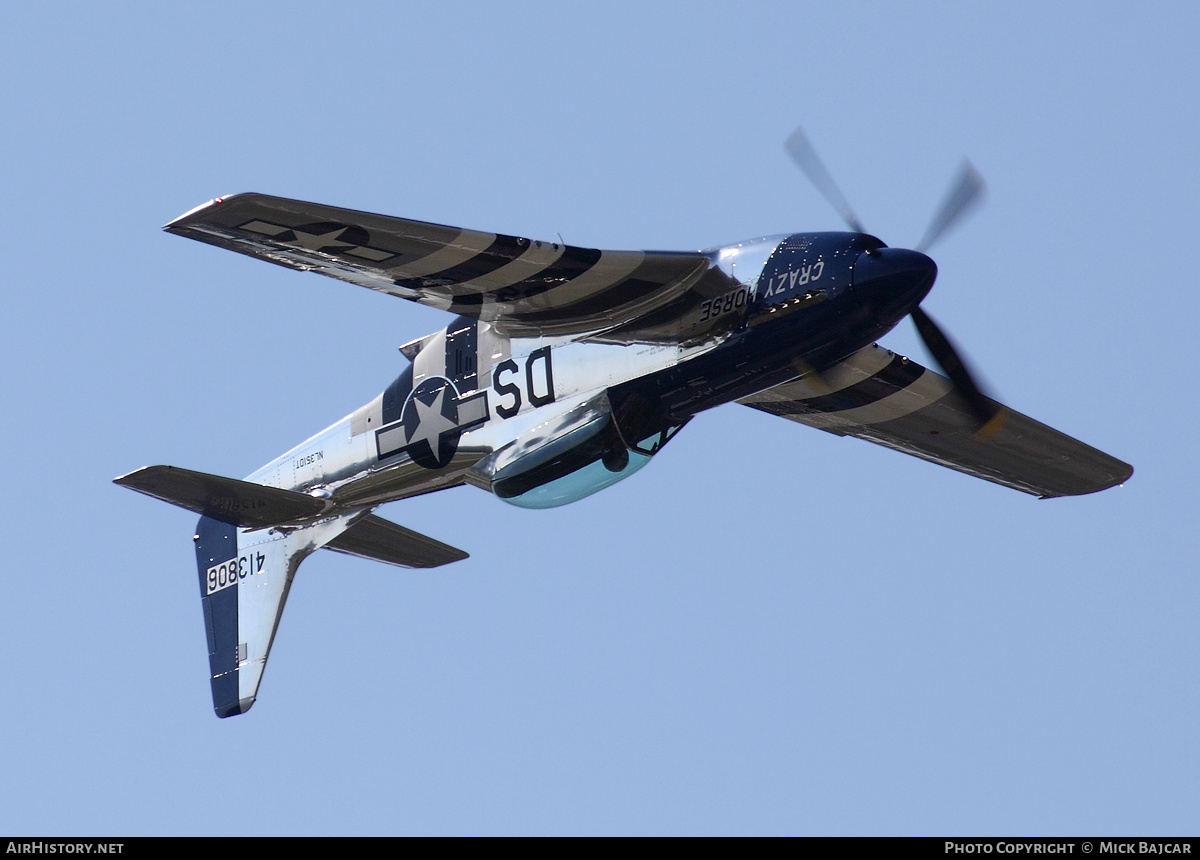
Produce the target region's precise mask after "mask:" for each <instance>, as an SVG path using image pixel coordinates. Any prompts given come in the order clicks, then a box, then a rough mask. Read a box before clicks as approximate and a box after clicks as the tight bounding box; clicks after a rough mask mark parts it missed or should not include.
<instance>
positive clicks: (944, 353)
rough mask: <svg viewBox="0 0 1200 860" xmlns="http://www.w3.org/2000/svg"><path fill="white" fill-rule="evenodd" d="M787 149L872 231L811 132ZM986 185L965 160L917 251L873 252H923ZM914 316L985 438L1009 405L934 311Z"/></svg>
mask: <svg viewBox="0 0 1200 860" xmlns="http://www.w3.org/2000/svg"><path fill="white" fill-rule="evenodd" d="M784 149H785V150H787V153H788V155H790V156H791V158H792V161H794V162H796V166H797V167H799V168H800V170H801V172H803V173H804V175H805V176H807V177H808V180H809V181H810V182H811V183H812V184H813V185H814V186H815V187H816V189H817V190H818V191H820V192H821V195H822V196H823V197H824V198H825V199H826V200H828V201H829V203H830V205H831V206H833V208H834V209H836V210H837V211H838V214H839V215H841V216H842V220H843V221H845V222H846V224H847V225H848V226H849V227H850V229H851V230H853V231H854V232H855V233H866V232H867V231H866V230H865V229H864V228H863V225H862V222H861V221H859V220H858V216H857V215H855V214H854V210H853V209H851V208H850V204H849V203H848V202H847V200H846V198H845V196H843V194H842V192H841V190H840V189H839V188H838V186H837V183H836V182H834V181H833V177H832V176H830V175H829V171H828V170H826V169H825V165H824V164H823V163H822V161H821V159H820V157H819V156H818V155H817V151H816V150H815V149H814V148H813V146H812V144H811V143H809V141H808V136H807V135H805V134H804V130H803V129H800V128H797V129H796V130H795V131H794V132H792V134H791V136H789V137H788V139H787V140H786V141H785V142H784ZM983 189H984V183H983V177H981V176H980V175H979V172H978V171H977V170H975V168H974V167H972V166H971V163H970V162H969V161H966V160H964V161H963V165H962V167H961V168H960V170H959V173H958V176H957V178H956V179H955V180H954V183H953V184H952V185H951V186H950V191H949V193H947V195H946V197H945V199H944V200H943V201H942V204H941V206H940V207H938V210H937V212H936V213H935V214H934V216H933V218H932V219H931V220H930V222H929V226H928V227H927V228H926V229H925V235H924V236H922V237H921V241H920V242H918V243H917V247H916V252H917V253H915V254H914V252H911V251H909V252H903V251H898V249H880V251H875V252H868V253H875V254H879V253H880V252H881V251H888V252H893V253H897V252H898V253H901V254H907V255H909V256H910V257H914V258H915V257H923V255H924V252H925V251H927V250H928V249H929V248H930V247H931V246H932V245H933V244H934V243H935V242H937V240H938V239H940V238H941V237H942V236H943V235H944V234H945V233H946V232H947V231H948V230H949V229H950V228H951V227H953V226H955V225H956V224H957V223H958V222H959V221H961V220H962V218H963V217H964V216H965V215H966V214H967V213H968V211H969V210H970V209H971V208H972V207H973V206H975V205H976V204H978V203H979V202H980V200H981V199H982V197H983ZM925 263H926V265H930V266H931V264H930V262H929V261H928V259H925ZM909 316H911V317H912V321H913V324H914V325H916V327H917V334H918V335H919V336H920V338H921V341H922V342H923V343H924V344H925V348H926V349H928V350H929V354H930V355H932V356H933V359H934V361H936V362H937V364H938V366H939V367H940V368H941V369H942V371H943V372H944V373H945V374H946V376H947V377H949V378H950V381H951V382H952V383H953V384H954V388H955V390H956V391H957V392H958V393H959V395H961V396H962V398H963V399H964V400H965V401H966V402H967V404H968V405H969V406H970V408H971V411H972V412H974V413H975V416H976V417H977V418H978V419H979V424H980V428H979V430H978V431H977V432H978V435H980V436H983V437H985V438H986V437H987V436H990V435H991V433H993V432H995V431H996V430H998V429H999V427H1000V424H1001V423H1003V415H1004V410H1003V408H1002V407H999V406H997V405H996V404H995V403H994V402H993V401H992V400H990V399H989V398H988V397H987V395H985V394H984V393H983V391H982V390H981V389H980V387H979V385H978V384H977V383H976V382H975V378H974V376H973V375H972V374H971V372H970V371H969V370H968V369H967V364H966V361H965V360H964V359H963V357H962V355H961V354H960V353H959V351H958V350H957V349H956V348H955V347H954V345H953V344H952V343H951V342H950V339H949V338H948V337H946V335H945V334H944V333H943V332H942V330H941V328H940V327H939V326H938V325H937V323H935V322H934V321H933V319H932V318H931V317H930V316H929V314H927V313H925V311H923V310H921V307H920V305H917V306H916V307H914V308H912V309H911V311H910V312H909Z"/></svg>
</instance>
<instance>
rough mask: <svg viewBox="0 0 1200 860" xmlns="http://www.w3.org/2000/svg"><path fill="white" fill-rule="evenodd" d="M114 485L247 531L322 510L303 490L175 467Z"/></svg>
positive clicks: (148, 471)
mask: <svg viewBox="0 0 1200 860" xmlns="http://www.w3.org/2000/svg"><path fill="white" fill-rule="evenodd" d="M113 483H114V484H120V485H121V486H122V487H129V489H131V490H137V491H138V492H139V493H145V494H146V495H147V496H153V497H154V498H156V499H162V500H163V501H164V502H170V503H171V504H173V505H179V507H181V508H187V509H188V510H189V511H195V512H196V513H198V514H203V515H204V516H206V517H211V518H212V519H214V520H219V521H221V522H223V523H229V524H230V525H235V526H241V527H243V528H251V529H257V528H265V527H266V526H273V525H277V524H279V523H291V522H296V521H297V520H304V519H309V518H311V517H315V516H318V515H319V514H321V513H322V512H323V511H324V510H325V508H326V503H325V502H324V501H322V500H321V499H316V498H313V497H312V496H306V495H304V494H303V493H294V492H292V491H291V490H281V489H279V488H278V487H266V486H263V485H262V484H252V483H250V482H249V481H239V480H237V479H236V478H223V477H221V476H220V475H209V474H206V473H204V472H193V471H191V470H190V469H180V468H179V467H178V466H146V467H144V468H141V469H138V470H137V471H136V472H130V473H129V474H128V475H122V476H121V477H119V478H114V479H113ZM397 528H399V526H397Z"/></svg>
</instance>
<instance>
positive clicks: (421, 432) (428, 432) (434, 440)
mask: <svg viewBox="0 0 1200 860" xmlns="http://www.w3.org/2000/svg"><path fill="white" fill-rule="evenodd" d="M448 388H449V386H446V388H443V389H442V390H441V391H439V392H438V395H437V397H435V398H434V400H433V403H431V404H430V405H429V406H426V405H425V404H424V403H422V402H421V401H420V399H419V398H416V397H414V398H413V405H414V406H416V407H417V426H416V429H415V430H413V434H412V435H411V436H409V437H408V444H409V445H411V444H413V443H414V442H416V441H417V440H419V439H424V440H425V441H426V442H428V443H429V450H430V451H432V452H433V456H434V459H439V458H440V454H439V450H438V449H439V447H440V443H441V440H442V434H443V433H445V432H446V431H447V430H453V429H454V428H455V427H457V426H458V425H457V424H455V423H454V422H453V421H451V420H450V419H449V418H447V417H446V416H445V415H443V414H442V404H443V402H444V401H445V399H446V390H447V389H448Z"/></svg>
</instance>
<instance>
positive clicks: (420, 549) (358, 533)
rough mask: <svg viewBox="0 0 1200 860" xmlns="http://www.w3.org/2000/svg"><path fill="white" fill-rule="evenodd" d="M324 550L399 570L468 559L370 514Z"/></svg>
mask: <svg viewBox="0 0 1200 860" xmlns="http://www.w3.org/2000/svg"><path fill="white" fill-rule="evenodd" d="M325 549H331V550H334V551H335V552H343V553H345V554H346V555H356V556H358V557H359V558H369V559H371V560H372V561H382V562H384V563H386V564H395V565H398V566H400V567H440V566H441V565H443V564H449V563H450V562H452V561H461V560H462V559H464V558H468V555H467V553H465V552H463V551H462V550H461V549H455V548H454V547H452V546H447V545H446V544H444V543H442V542H441V541H437V540H434V539H433V538H431V537H426V536H425V535H423V534H418V533H417V532H414V531H412V530H411V529H406V528H404V526H398V525H396V524H395V523H392V522H388V521H387V520H385V519H383V518H381V517H377V516H375V515H374V514H368V515H367V516H365V517H363V518H362V519H361V520H359V521H358V522H356V523H355V524H354V525H352V526H351V527H350V528H348V529H346V531H344V532H342V533H341V534H340V535H338V536H337V537H335V538H334V539H333V540H331V541H330V542H329V543H327V544H325Z"/></svg>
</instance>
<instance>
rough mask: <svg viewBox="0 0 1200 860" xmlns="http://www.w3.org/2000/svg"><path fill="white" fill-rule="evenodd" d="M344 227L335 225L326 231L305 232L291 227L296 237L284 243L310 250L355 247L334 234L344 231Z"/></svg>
mask: <svg viewBox="0 0 1200 860" xmlns="http://www.w3.org/2000/svg"><path fill="white" fill-rule="evenodd" d="M345 229H346V228H345V227H336V228H334V229H333V230H330V231H329V232H328V233H305V232H304V231H302V230H297V229H296V228H295V227H293V228H292V232H293V233H295V234H296V238H295V239H293V240H292V241H290V242H287V243H285V244H288V245H299V246H300V247H301V248H307V249H308V250H310V251H319V250H321V249H322V248H353V247H355V246H354V245H353V244H351V243H350V242H339V241H338V240H337V239H335V238H334V236H337V235H338V234H339V233H342V232H343V231H345Z"/></svg>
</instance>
